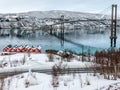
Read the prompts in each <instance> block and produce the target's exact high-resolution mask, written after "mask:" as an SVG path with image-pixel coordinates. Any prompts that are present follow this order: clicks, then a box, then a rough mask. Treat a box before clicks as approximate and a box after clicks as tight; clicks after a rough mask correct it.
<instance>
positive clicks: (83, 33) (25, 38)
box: [0, 29, 120, 53]
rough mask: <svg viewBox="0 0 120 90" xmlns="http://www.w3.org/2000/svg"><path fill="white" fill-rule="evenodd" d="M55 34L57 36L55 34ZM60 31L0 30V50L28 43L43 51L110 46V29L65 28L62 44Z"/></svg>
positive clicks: (79, 50) (91, 48) (95, 48)
mask: <svg viewBox="0 0 120 90" xmlns="http://www.w3.org/2000/svg"><path fill="white" fill-rule="evenodd" d="M117 34H118V35H117V36H118V38H117V47H119V46H120V35H119V34H120V31H117ZM56 35H57V36H56ZM58 36H60V31H59V30H58V31H56V32H55V35H51V34H49V32H48V31H46V30H36V31H35V30H31V31H30V30H17V29H14V30H6V29H1V30H0V51H2V48H3V47H5V46H6V45H9V44H11V45H26V44H28V45H30V46H32V45H33V46H37V45H40V46H41V47H42V51H43V52H44V51H45V50H46V49H56V50H65V49H69V50H72V51H75V52H77V53H80V52H81V50H82V45H84V52H86V51H88V49H89V48H90V51H91V52H95V50H100V49H107V48H109V47H110V39H109V37H110V30H104V32H102V33H101V32H92V33H91V32H88V31H87V30H65V35H64V37H65V41H64V45H63V44H61V41H63V40H61V39H60V38H59V37H58Z"/></svg>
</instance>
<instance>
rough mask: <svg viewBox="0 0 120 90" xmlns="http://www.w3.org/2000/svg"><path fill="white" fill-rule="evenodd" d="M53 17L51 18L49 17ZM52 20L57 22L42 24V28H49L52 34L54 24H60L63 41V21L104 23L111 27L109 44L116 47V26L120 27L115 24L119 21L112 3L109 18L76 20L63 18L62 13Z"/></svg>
mask: <svg viewBox="0 0 120 90" xmlns="http://www.w3.org/2000/svg"><path fill="white" fill-rule="evenodd" d="M50 19H53V18H50ZM54 20H58V21H59V22H55V23H52V24H49V25H45V26H42V27H41V28H42V29H46V28H47V29H48V30H50V34H51V35H52V32H53V30H54V28H53V27H54V26H55V25H60V29H61V39H62V40H63V41H62V42H64V29H65V26H64V24H65V23H70V24H71V23H72V24H74V23H76V22H99V24H102V25H106V26H107V27H110V28H111V35H110V41H111V45H110V47H116V39H117V36H116V28H117V27H120V25H119V23H118V24H117V22H120V19H117V5H114V4H113V5H112V12H111V18H95V19H89V18H85V19H78V20H69V19H65V18H64V15H62V16H61V18H55V19H54ZM106 22H109V23H108V24H106Z"/></svg>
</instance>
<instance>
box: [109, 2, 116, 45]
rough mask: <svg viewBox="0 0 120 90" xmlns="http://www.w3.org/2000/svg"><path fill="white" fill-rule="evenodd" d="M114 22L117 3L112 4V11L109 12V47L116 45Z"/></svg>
mask: <svg viewBox="0 0 120 90" xmlns="http://www.w3.org/2000/svg"><path fill="white" fill-rule="evenodd" d="M116 23H117V5H114V4H113V5H112V13H111V36H110V40H111V47H116V39H117V36H116Z"/></svg>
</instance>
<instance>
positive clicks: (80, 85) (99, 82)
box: [0, 53, 120, 90]
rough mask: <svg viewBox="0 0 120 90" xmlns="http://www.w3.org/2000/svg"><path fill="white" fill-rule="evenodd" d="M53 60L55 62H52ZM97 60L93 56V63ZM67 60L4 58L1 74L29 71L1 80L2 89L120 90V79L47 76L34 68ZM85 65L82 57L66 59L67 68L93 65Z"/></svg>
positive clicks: (45, 56) (87, 75) (31, 56)
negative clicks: (56, 85) (56, 84)
mask: <svg viewBox="0 0 120 90" xmlns="http://www.w3.org/2000/svg"><path fill="white" fill-rule="evenodd" d="M51 59H52V61H51ZM93 59H94V57H93V56H91V61H92V60H93ZM61 60H63V58H61V57H60V56H58V55H52V56H51V55H48V54H35V53H33V54H29V53H16V54H12V55H0V73H2V72H10V71H12V70H13V71H14V70H18V71H19V70H25V69H28V72H26V73H23V74H19V75H14V76H9V77H7V78H4V79H1V80H0V90H34V89H36V90H120V79H117V80H106V79H104V78H103V76H100V75H99V74H96V76H94V75H93V74H92V73H69V72H68V73H65V74H63V75H58V76H54V77H53V76H52V75H50V74H49V75H48V74H46V73H37V72H32V71H31V70H32V69H43V70H44V69H50V68H52V66H54V65H55V64H59V63H60V62H61ZM85 60H86V61H84V62H82V58H81V56H77V55H74V57H73V58H71V59H70V62H67V60H66V59H65V58H64V62H62V63H63V65H64V66H66V67H71V68H73V67H74V68H82V67H83V68H84V67H90V66H91V65H92V64H93V63H92V62H88V61H87V60H88V58H86V59H85ZM53 80H56V82H59V84H58V87H54V86H53Z"/></svg>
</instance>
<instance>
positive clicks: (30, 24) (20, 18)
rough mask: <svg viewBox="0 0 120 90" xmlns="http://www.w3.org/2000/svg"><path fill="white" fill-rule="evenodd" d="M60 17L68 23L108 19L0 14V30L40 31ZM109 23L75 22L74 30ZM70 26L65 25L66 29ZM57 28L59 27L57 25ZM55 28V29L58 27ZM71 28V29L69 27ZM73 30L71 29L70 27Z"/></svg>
mask: <svg viewBox="0 0 120 90" xmlns="http://www.w3.org/2000/svg"><path fill="white" fill-rule="evenodd" d="M61 15H64V18H65V19H67V20H68V21H70V20H81V19H82V20H87V19H101V18H104V19H106V18H110V17H109V16H107V15H101V14H92V13H83V12H73V11H59V10H53V11H31V12H26V13H13V14H0V28H1V29H3V28H10V29H11V28H20V29H21V28H22V29H23V28H25V29H40V27H41V26H44V25H50V24H53V23H56V22H59V19H60V17H61ZM106 23H110V22H105V23H101V22H77V23H75V28H81V27H87V28H88V27H91V26H92V27H94V26H95V27H96V25H98V26H105V25H106ZM71 25H72V24H71V23H70V24H65V26H66V27H67V28H68V27H70V26H71ZM58 26H59V25H58ZM58 26H57V27H58ZM70 28H71V27H70ZM72 28H73V27H72Z"/></svg>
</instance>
